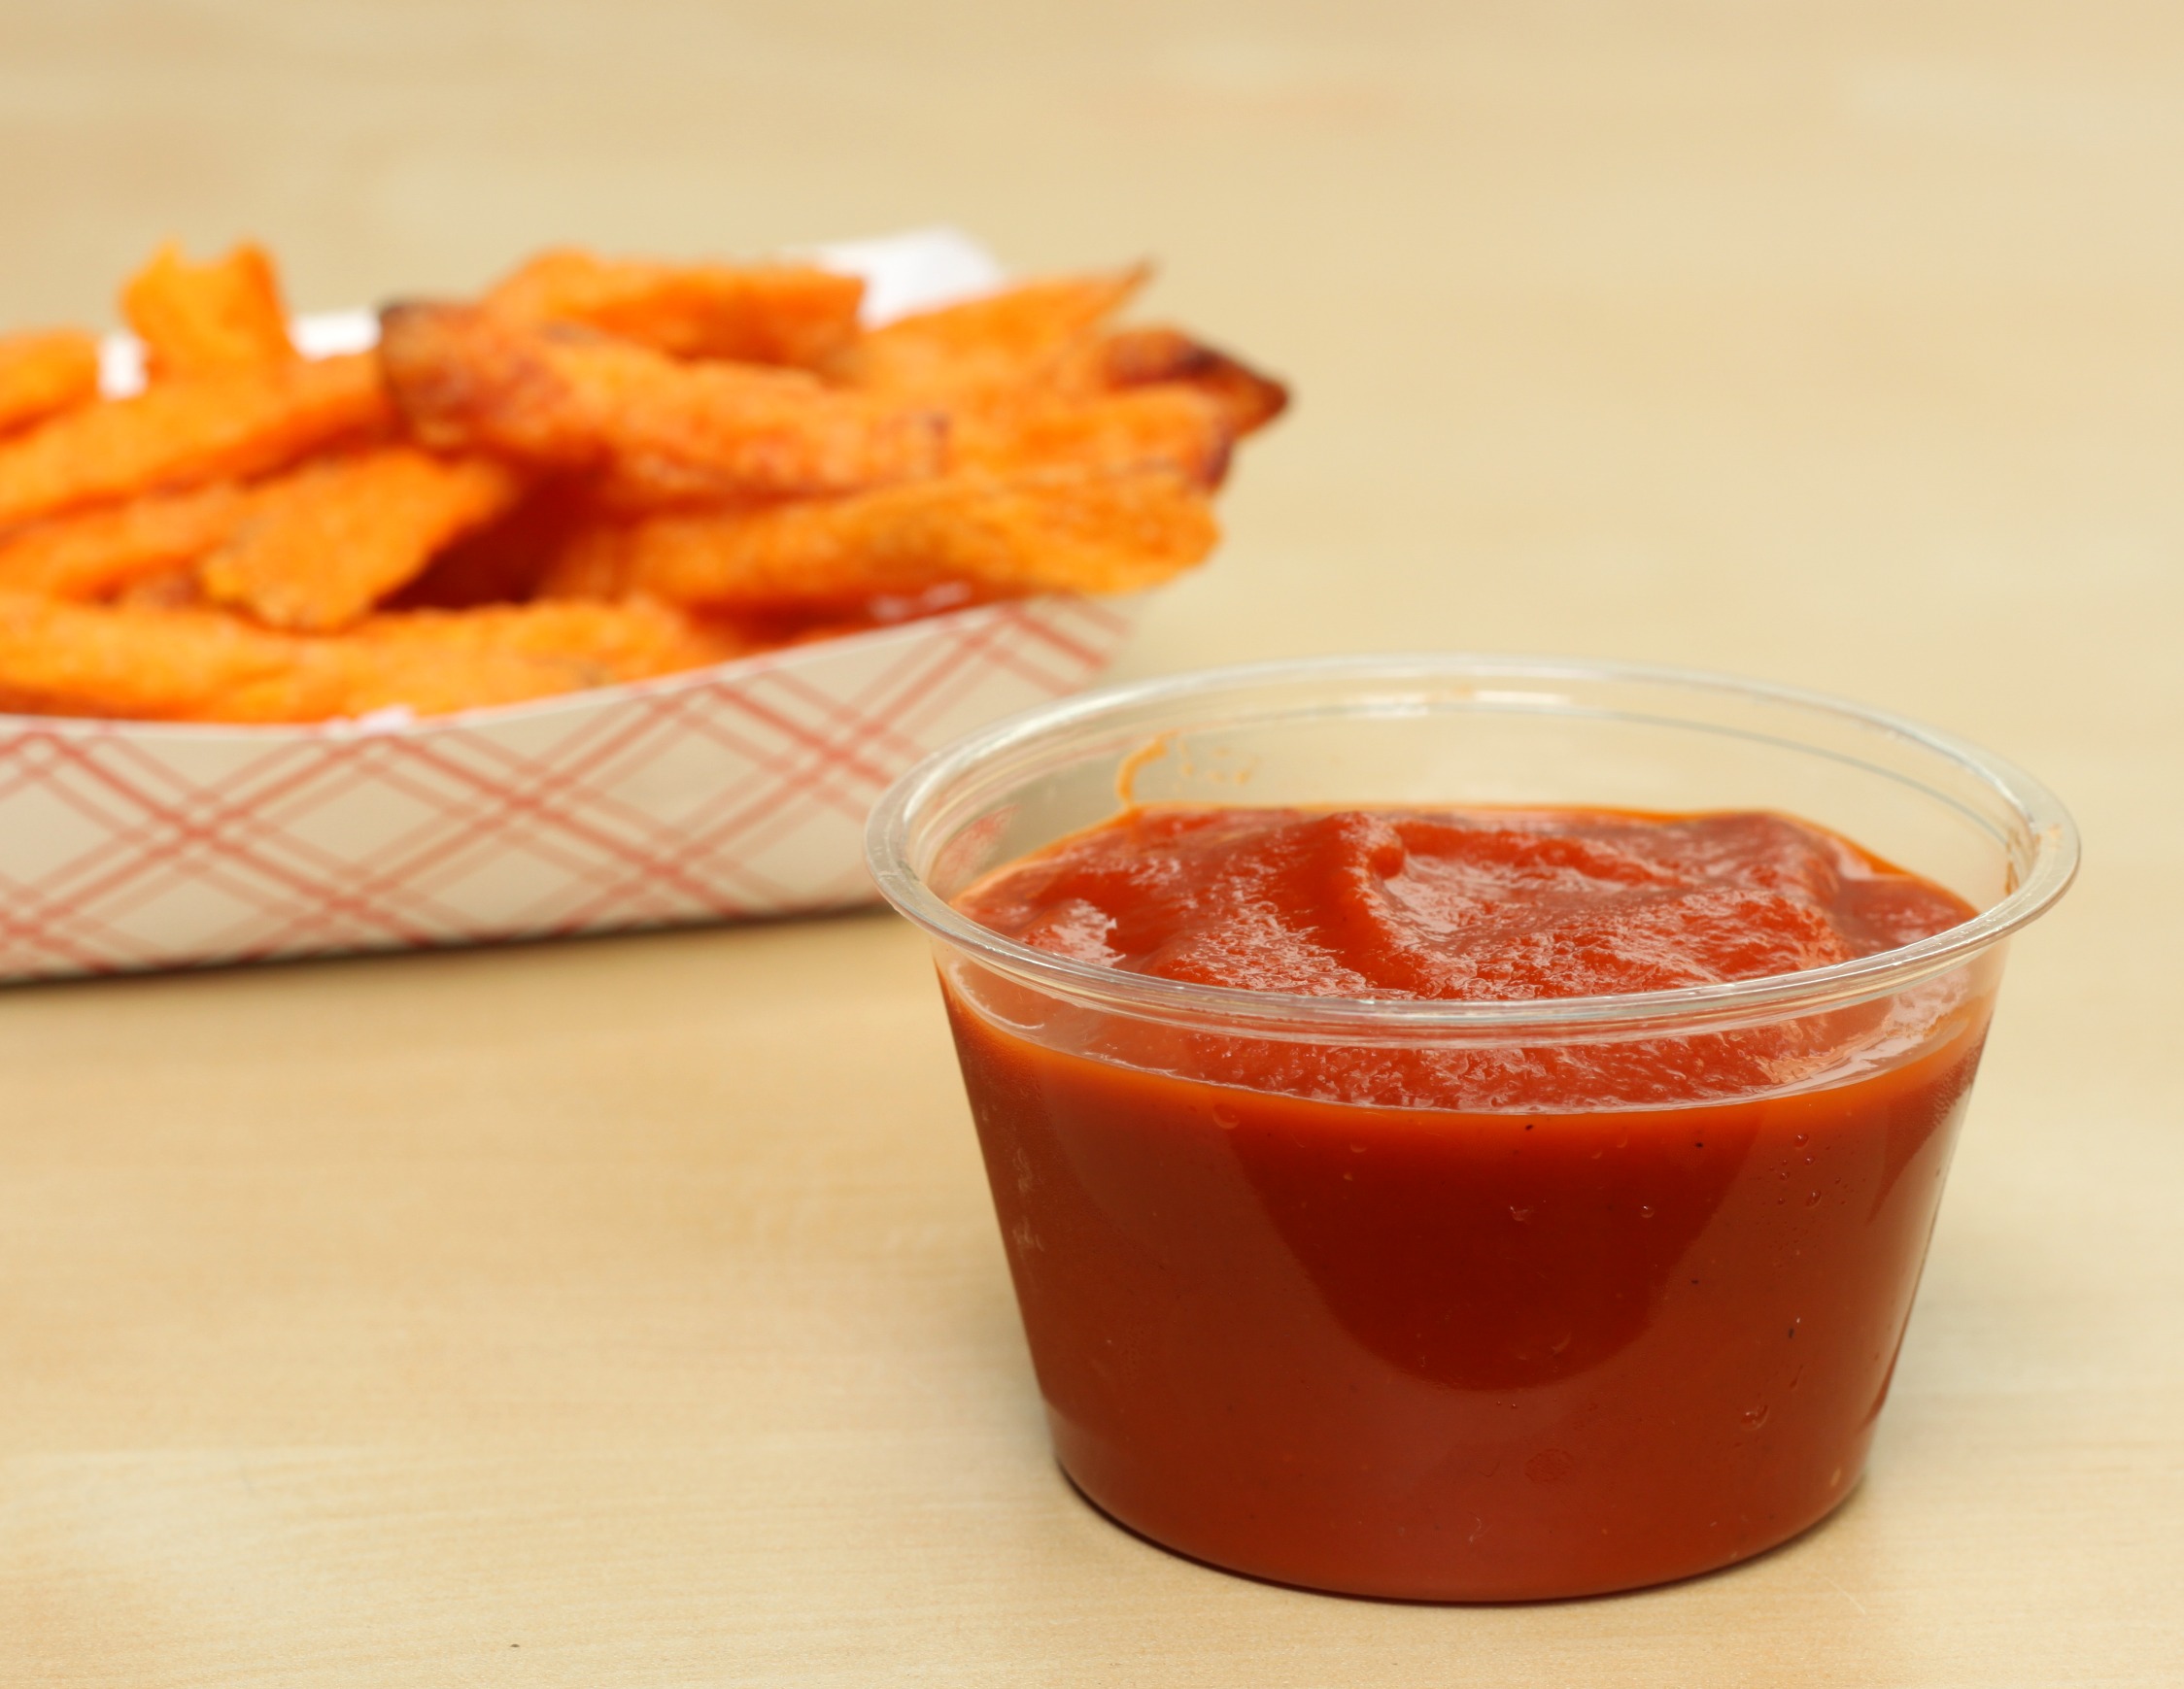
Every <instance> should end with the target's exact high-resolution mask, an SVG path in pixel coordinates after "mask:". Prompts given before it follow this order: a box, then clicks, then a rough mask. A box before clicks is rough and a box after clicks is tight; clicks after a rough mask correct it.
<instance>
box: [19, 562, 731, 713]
mask: <svg viewBox="0 0 2184 1689" xmlns="http://www.w3.org/2000/svg"><path fill="white" fill-rule="evenodd" d="M477 618H485V619H486V620H484V621H479V620H476V619H477ZM736 649H737V647H736V646H735V645H734V643H733V641H732V640H731V638H730V637H729V636H727V635H722V634H717V633H713V632H709V631H705V630H701V629H699V628H697V626H696V625H694V624H693V623H692V622H690V620H689V619H688V618H686V617H684V616H681V615H679V614H677V613H676V612H674V611H672V610H669V609H667V608H665V606H662V605H658V604H645V603H631V604H618V605H604V604H584V605H531V606H522V607H511V608H508V609H505V610H498V611H483V612H455V613H450V614H446V615H437V616H435V615H429V614H425V615H419V616H415V617H402V616H389V617H382V618H375V619H374V620H373V621H372V622H369V623H367V624H365V625H364V627H363V628H362V629H360V630H359V631H358V632H357V633H354V634H345V635H336V636H334V637H330V638H311V637H302V636H298V635H294V634H287V633H276V632H273V631H271V630H269V629H266V628H262V627H256V626H254V625H251V624H250V623H248V622H243V621H240V620H238V619H236V618H234V617H231V616H226V615H222V614H220V613H217V612H209V611H203V610H156V609H124V608H118V607H115V606H110V605H87V604H65V603H61V602H58V601H56V600H54V599H51V598H31V597H23V596H19V595H8V594H0V709H6V710H14V711H21V712H24V713H28V714H36V715H68V716H110V717H122V718H127V719H131V720H140V721H205V722H212V721H219V722H310V721H324V720H329V719H332V718H335V717H342V716H358V715H364V714H368V713H370V712H371V711H374V710H383V709H391V708H397V707H399V708H406V709H409V710H412V711H414V712H416V713H417V714H419V715H437V714H442V713H445V712H447V711H450V710H462V709H478V708H483V707H485V706H487V705H492V704H507V703H520V702H523V701H524V700H526V699H529V698H538V697H550V696H552V695H554V694H556V693H559V692H575V691H577V690H579V689H581V688H584V687H593V686H604V685H609V684H612V683H614V682H617V681H626V680H641V679H646V678H649V677H651V676H653V675H658V674H665V673H669V672H672V671H674V670H676V669H680V668H688V667H691V666H694V665H696V664H698V663H703V662H710V661H715V660H718V659H720V658H721V657H723V656H729V655H734V651H735V650H736Z"/></svg>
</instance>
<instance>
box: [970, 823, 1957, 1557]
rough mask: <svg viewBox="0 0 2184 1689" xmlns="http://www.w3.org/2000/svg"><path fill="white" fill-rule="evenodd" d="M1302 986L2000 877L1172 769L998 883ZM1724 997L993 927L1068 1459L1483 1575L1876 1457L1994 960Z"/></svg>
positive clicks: (1822, 910)
mask: <svg viewBox="0 0 2184 1689" xmlns="http://www.w3.org/2000/svg"><path fill="white" fill-rule="evenodd" d="M958 904H959V907H961V908H962V909H963V910H964V911H965V912H966V913H967V914H969V915H971V916H972V917H973V918H974V919H976V920H978V921H979V922H981V923H983V924H985V925H987V926H989V927H992V928H994V929H998V930H1000V931H1002V932H1005V933H1007V934H1009V935H1010V936H1013V937H1016V938H1018V939H1020V940H1021V941H1022V942H1024V943H1026V944H1029V945H1032V946H1034V947H1036V948H1039V949H1042V950H1046V951H1049V952H1052V953H1056V954H1060V955H1065V956H1069V957H1073V958H1075V959H1078V960H1081V961H1086V962H1091V963H1098V964H1100V965H1104V966H1108V967H1112V968H1116V969H1120V970H1124V971H1132V972H1139V973H1148V974H1158V975H1162V976H1164V977H1168V978H1174V979H1182V980H1190V981H1195V982H1198V983H1202V984H1217V985H1226V986H1237V987H1242V988H1245V989H1247V990H1262V991H1267V990H1271V991H1280V992H1285V993H1293V994H1299V995H1303V996H1317V997H1348V998H1356V997H1394V998H1424V997H1437V998H1472V999H1492V1000H1501V1001H1508V1000H1524V999H1540V998H1552V997H1570V996H1594V995H1602V994H1612V993H1626V992H1635V991H1654V990H1661V989H1666V988H1671V987H1675V986H1682V985H1690V984H1698V983H1704V982H1710V981H1718V980H1730V979H1745V978H1753V977H1757V976H1761V975H1766V974H1775V973H1783V972H1790V971H1794V970H1798V969H1804V968H1811V967H1816V966H1822V965H1826V963H1833V962H1839V961H1843V960H1847V959H1849V958H1851V957H1856V956H1861V955H1869V954H1873V953H1875V952H1878V951H1881V950H1885V949H1890V948H1894V947H1895V946H1897V945H1900V944H1904V943H1908V942H1910V941H1912V940H1913V939H1915V938H1919V937H1924V936H1927V935H1928V934H1929V933H1932V932H1936V931H1939V930H1942V929H1946V928H1948V927H1951V926H1954V925H1956V924H1957V923H1959V922H1961V921H1962V920H1965V919H1967V918H1968V917H1969V916H1970V914H1971V913H1972V911H1971V910H1970V909H1969V907H1968V906H1967V905H1965V904H1964V903H1962V901H1961V900H1959V899H1957V898H1956V897H1954V896H1953V895H1950V894H1949V893H1947V892H1944V891H1942V890H1941V889H1940V888H1938V887H1935V886H1932V885H1930V884H1928V883H1927V882H1925V881H1923V880H1920V879H1918V878H1916V877H1914V876H1911V875H1908V874H1905V873H1902V872H1901V871H1899V870H1896V869H1894V868H1892V867H1890V866H1888V865H1887V864H1886V863H1884V862H1881V861H1878V860H1876V859H1874V858H1872V857H1871V856H1869V855H1867V854H1866V853H1864V852H1862V851H1860V850H1859V849H1858V848H1857V847H1855V846H1852V845H1850V844H1848V843H1847V842H1845V841H1843V840H1841V839H1838V838H1836V837H1835V836H1833V835H1832V834H1829V833H1827V832H1826V831H1824V830H1822V829H1820V828H1813V827H1809V826H1807V825H1805V824H1802V823H1799V822H1795V821H1792V820H1789V819H1787V818H1783V817H1779V816H1773V815H1755V814H1734V815H1701V816H1684V817H1651V816H1643V815H1634V814H1629V813H1624V812H1613V811H1595V810H1570V811H1553V812H1525V813H1502V812H1473V813H1459V812H1449V813H1431V814H1428V813H1417V812H1401V813H1397V812H1366V813H1360V812H1348V813H1321V812H1309V811H1296V810H1271V809H1264V810H1254V809H1204V810H1197V809H1154V810H1133V811H1129V812H1126V813H1124V814H1123V815H1120V816H1118V817H1116V818H1115V819H1114V820H1113V821H1112V822H1109V823H1108V824H1106V825H1104V826H1102V827H1100V828H1094V829H1091V830H1089V831H1087V832H1084V833H1080V834H1077V835H1075V836H1073V837H1071V838H1068V839H1065V840H1062V841H1061V842H1059V843H1058V844H1056V845H1054V846H1052V847H1050V848H1049V849H1047V850H1045V851H1043V852H1041V853H1040V854H1038V855H1037V856H1035V857H1032V858H1029V859H1026V860H1025V861H1020V862H1018V863H1015V864H1013V865H1011V866H1009V867H1007V868H1005V869H1003V870H1002V871H1000V872H999V873H997V874H995V875H991V876H989V877H988V878H987V879H986V880H984V881H982V882H981V883H980V884H978V885H977V886H975V887H973V889H972V890H971V891H970V892H969V893H967V894H965V895H963V896H962V897H961V898H959V899H958ZM1976 972H1977V969H1976V968H1974V969H1969V970H1966V971H1965V972H1963V973H1962V974H1960V975H1957V976H1953V978H1952V980H1950V981H1944V982H1942V983H1941V984H1940V985H1939V986H1933V987H1926V988H1920V990H1919V991H1916V992H1908V993H1905V994H1902V995H1901V996H1900V997H1897V998H1894V999H1890V1000H1885V1001H1882V1002H1878V1003H1867V1004H1862V1005H1859V1006H1858V1007H1856V1008H1853V1009H1849V1010H1838V1011H1835V1012H1832V1013H1830V1014H1826V1015H1809V1016H1806V1017H1804V1018H1803V1019H1800V1020H1790V1021H1785V1022H1780V1023H1776V1024H1771V1025H1767V1026H1762V1027H1757V1028H1744V1029H1738V1030H1732V1031H1726V1032H1708V1033H1691V1034H1683V1035H1675V1036H1670V1035H1663V1036H1661V1037H1657V1038H1647V1039H1642V1040H1635V1041H1623V1042H1619V1043H1596V1044H1591V1045H1587V1044H1582V1043H1570V1042H1564V1041H1556V1040H1553V1039H1551V1038H1549V1037H1548V1036H1547V1035H1545V1034H1537V1035H1535V1041H1533V1042H1529V1043H1524V1042H1515V1041H1512V1042H1506V1043H1502V1044H1499V1045H1495V1046H1488V1047H1462V1048H1448V1049H1441V1048H1427V1049H1416V1048H1404V1049H1393V1050H1391V1049H1384V1048H1364V1047H1358V1046H1355V1045H1344V1044H1341V1043H1339V1042H1334V1041H1329V1042H1315V1041H1309V1040H1308V1041H1305V1042H1289V1041H1278V1040H1273V1039H1268V1038H1265V1037H1263V1036H1262V1037H1254V1036H1249V1035H1244V1034H1241V1033H1239V1034H1229V1033H1224V1032H1220V1031H1213V1030H1205V1029H1204V1028H1199V1029H1195V1030H1183V1029H1179V1028H1176V1027H1171V1026H1167V1025H1163V1024H1160V1023H1157V1022H1150V1021H1144V1020H1138V1019H1133V1018H1127V1017H1121V1016H1113V1015H1108V1014H1104V1013H1101V1012H1098V1011H1095V1010H1090V1009H1084V1008H1080V1007H1076V1006H1074V1005H1071V1004H1068V1003H1066V1002H1063V1001H1062V1000H1060V999H1059V998H1050V997H1042V996H1041V995H1040V994H1038V993H1036V992H1034V991H1032V990H1030V989H1029V988H1026V987H1023V986H1020V985H1017V984H1014V983H1010V982H1006V981H1001V980H999V979H996V978H995V977H993V976H991V975H985V974H981V973H979V972H977V970H975V969H965V970H959V971H957V972H956V973H954V974H951V975H949V976H948V977H947V978H946V981H945V983H946V986H947V995H948V1003H949V1010H950V1015H951V1020H952V1023H953V1026H954V1029H955V1034H956V1039H957V1044H958V1049H959V1051H960V1053H961V1057H962V1062H963V1068H964V1073H965V1078H966V1085H967V1088H968V1091H969V1094H970V1098H971V1101H972V1105H973V1114H974V1117H975V1119H976V1122H977V1127H978V1132H979V1135H980V1140H981V1144H982V1147H983V1151H984V1155H985V1160H986V1165H987V1171H988V1175H989V1178H990V1180H991V1183H992V1186H993V1191H994V1197H995V1201H996V1205H997V1208H998V1210H999V1215H1000V1219H1001V1224H1002V1232H1003V1235H1004V1239H1005V1242H1006V1245H1007V1251H1008V1258H1009V1265H1010V1270H1011V1273H1012V1275H1013V1277H1014V1281H1015V1287H1016V1292H1017V1297H1018V1301H1019V1304H1020V1306H1021V1308H1022V1312H1023V1317H1024V1324H1025V1330H1026V1334H1027V1336H1028V1338H1029V1342H1030V1347H1031V1351H1032V1358H1033V1362H1034V1365H1035V1368H1036V1369H1037V1371H1038V1374H1039V1380H1040V1385H1041V1392H1042V1394H1043V1396H1044V1398H1045V1400H1046V1403H1047V1407H1048V1413H1049V1420H1050V1423H1051V1425H1052V1427H1053V1432H1054V1436H1055V1443H1056V1448H1057V1451H1058V1453H1059V1455H1060V1458H1061V1460H1062V1463H1063V1466H1064V1467H1065V1469H1067V1470H1068V1471H1069V1473H1070V1474H1071V1476H1072V1477H1073V1478H1074V1479H1075V1482H1076V1483H1077V1484H1078V1486H1079V1487H1080V1488H1081V1489H1083V1490H1084V1492H1085V1493H1086V1494H1087V1495H1088V1496H1090V1497H1091V1498H1092V1500H1094V1501H1095V1502H1097V1503H1099V1504H1100V1505H1101V1506H1103V1507H1105V1508H1106V1509H1107V1510H1108V1511H1109V1512H1110V1513H1112V1514H1113V1515H1114V1516H1115V1517H1117V1518H1118V1519H1120V1520H1122V1521H1123V1522H1124V1523H1126V1524H1128V1525H1130V1526H1132V1527H1134V1528H1135V1529H1137V1530H1139V1531H1142V1532H1143V1533H1144V1534H1145V1535H1147V1536H1149V1537H1154V1538H1155V1539H1157V1540H1159V1541H1162V1542H1165V1543H1168V1544H1169V1545H1171V1546H1173V1547H1176V1548H1177V1549H1180V1550H1182V1551H1183V1552H1185V1553H1188V1554H1193V1555H1196V1556H1198V1557H1200V1558H1203V1559H1206V1560H1210V1561H1212V1562H1214V1563H1216V1564H1219V1565H1222V1566H1226V1567H1230V1568H1233V1569H1236V1570H1239V1571H1247V1572H1251V1573H1255V1574H1257V1575H1261V1576H1266V1577H1272V1578H1277V1579H1280V1580H1282V1581H1287V1582H1295V1583H1302V1584H1308V1585H1312V1586H1314V1587H1319V1588H1327V1589H1337V1590H1348V1591H1353V1592H1357V1593H1365V1594H1375V1595H1386V1596H1401V1597H1415V1598H1424V1599H1445V1600H1446V1599H1455V1600H1510V1599H1528V1598H1535V1597H1546V1596H1563V1595H1578V1594H1585V1593H1590V1592H1596V1591H1602V1590H1609V1589H1617V1588H1624V1587H1629V1586H1632V1585H1636V1584H1643V1583H1651V1582H1657V1581H1660V1580H1662V1579H1665V1578H1670V1577H1677V1576H1682V1575H1685V1574H1688V1573H1690V1572H1695V1571H1704V1570H1707V1569H1708V1568H1711V1567H1716V1566H1720V1565H1723V1564H1726V1563H1727V1562H1730V1561H1733V1560H1736V1559H1740V1558H1742V1557H1744V1556H1746V1555H1749V1554H1752V1553H1755V1552H1757V1551H1758V1550H1759V1549H1761V1548H1764V1547H1767V1546H1770V1545H1771V1544H1773V1543H1775V1542H1778V1541H1781V1540H1782V1539H1783V1538H1785V1537H1789V1536H1791V1535H1793V1534H1794V1533H1795V1532H1797V1531H1799V1530H1802V1529H1803V1528H1804V1527H1805V1526H1807V1525H1809V1524H1811V1523H1812V1522H1813V1521H1814V1520H1816V1519H1818V1518H1819V1517H1821V1516H1822V1515H1823V1514H1825V1513H1826V1511H1827V1510H1828V1509H1829V1508H1830V1507H1832V1506H1833V1505H1834V1504H1835V1503H1837V1502H1839V1501H1840V1500H1841V1499H1842V1498H1843V1497H1844V1496H1845V1495H1846V1494H1847V1493H1848V1491H1849V1489H1850V1487H1851V1485H1852V1484H1853V1483H1854V1482H1855V1481H1856V1478H1857V1476H1858V1473H1859V1470H1860V1466H1861V1464H1862V1462H1863V1459H1864V1455H1865V1450H1866V1446H1867V1443H1868V1441H1869V1439H1870V1436H1871V1433H1872V1428H1873V1424H1874V1420H1875V1418H1876V1416H1877V1415H1878V1413H1879V1411H1880V1407H1881V1403H1882V1401H1883V1399H1884V1398H1885V1395H1886V1392H1887V1387H1888V1380H1889V1376H1890V1373H1891V1370H1892V1369H1893V1367H1894V1357H1895V1353H1896V1349H1897V1346H1898V1344H1899V1343H1900V1341H1901V1338H1902V1334H1903V1329H1904V1324H1905V1321H1906V1319H1907V1318H1908V1316H1909V1312H1910V1306H1911V1300H1912V1296H1913V1293H1914V1291H1915V1289H1916V1285H1917V1280H1918V1275H1919V1269H1920V1266H1921V1264H1922V1262H1923V1259H1924V1256H1925V1251H1926V1244H1927V1239H1928V1234H1929V1233H1930V1230H1931V1227H1932V1223H1933V1217H1934V1212H1935V1207H1936V1203H1937V1201H1938V1199H1939V1194H1940V1187H1941V1180H1942V1176H1943V1173H1944V1171H1945V1169H1946V1165H1947V1160H1948V1154H1949V1149H1950V1145H1951V1141H1952V1138H1953V1136H1954V1131H1955V1126H1956V1123H1957V1120H1958V1118H1959V1116H1960V1115H1961V1112H1962V1102H1963V1099H1964V1097H1965V1094H1966V1092H1967V1090H1968V1087H1969V1085H1970V1082H1971V1077H1972V1072H1973V1069H1974V1067H1975V1065H1976V1063H1977V1059H1978V1052H1979V1045H1980V1041H1981V1038H1982V1037H1983V1035H1984V1030H1985V1024H1986V1017H1987V1010H1988V1007H1989V1005H1990V1002H1991V997H1992V987H1993V980H1992V977H1991V976H1988V977H1973V975H1974V974H1975V973H1976Z"/></svg>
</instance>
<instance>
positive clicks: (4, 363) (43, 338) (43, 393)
mask: <svg viewBox="0 0 2184 1689" xmlns="http://www.w3.org/2000/svg"><path fill="white" fill-rule="evenodd" d="M97 397H98V342H97V341H96V340H93V339H92V338H91V337H90V336H89V335H88V334H85V333H83V332H82V331H80V330H78V329H74V328H50V329H46V330H43V331H41V332H37V333H31V334H8V335H0V434H7V433H12V432H13V431H15V430H16V429H17V428H26V427H28V426H29V425H30V424H31V423H33V422H44V421H45V420H46V419H47V418H48V417H56V416H58V415H60V414H61V412H63V411H72V410H74V409H75V408H76V407H77V406H78V405H87V404H89V403H90V402H91V401H92V400H93V399H95V398H97Z"/></svg>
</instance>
